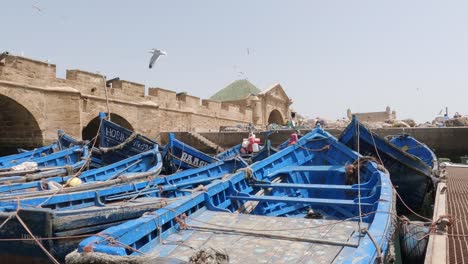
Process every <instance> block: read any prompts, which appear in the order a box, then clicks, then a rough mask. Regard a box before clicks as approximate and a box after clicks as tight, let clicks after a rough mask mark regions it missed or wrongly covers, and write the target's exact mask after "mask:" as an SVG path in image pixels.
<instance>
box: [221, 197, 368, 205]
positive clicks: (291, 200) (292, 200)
mask: <svg viewBox="0 0 468 264" xmlns="http://www.w3.org/2000/svg"><path fill="white" fill-rule="evenodd" d="M226 198H228V199H235V200H244V201H258V202H274V203H293V204H320V205H330V204H332V205H338V206H341V205H343V206H354V207H357V205H358V203H357V202H354V201H353V200H344V199H321V198H300V197H277V196H266V195H262V196H259V195H249V196H234V195H228V196H227V197H226ZM361 206H363V207H371V206H373V204H371V203H361Z"/></svg>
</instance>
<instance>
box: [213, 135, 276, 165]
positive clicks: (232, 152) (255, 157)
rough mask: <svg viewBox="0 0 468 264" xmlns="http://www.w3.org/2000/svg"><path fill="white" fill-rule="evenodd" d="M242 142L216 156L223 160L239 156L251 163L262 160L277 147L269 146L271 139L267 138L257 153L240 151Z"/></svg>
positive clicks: (274, 151)
mask: <svg viewBox="0 0 468 264" xmlns="http://www.w3.org/2000/svg"><path fill="white" fill-rule="evenodd" d="M241 148H242V144H238V145H235V146H234V147H232V148H230V149H227V150H225V151H223V152H221V153H219V154H218V155H216V158H218V159H221V160H224V159H231V158H233V157H241V158H243V159H244V160H245V161H246V162H247V163H248V164H252V163H254V162H257V161H260V160H263V159H265V158H267V157H269V156H271V155H273V154H275V153H276V152H278V149H276V148H274V147H272V146H271V141H270V140H267V141H266V143H265V145H264V146H261V147H260V150H259V151H258V152H257V153H252V154H249V153H243V152H242V151H241Z"/></svg>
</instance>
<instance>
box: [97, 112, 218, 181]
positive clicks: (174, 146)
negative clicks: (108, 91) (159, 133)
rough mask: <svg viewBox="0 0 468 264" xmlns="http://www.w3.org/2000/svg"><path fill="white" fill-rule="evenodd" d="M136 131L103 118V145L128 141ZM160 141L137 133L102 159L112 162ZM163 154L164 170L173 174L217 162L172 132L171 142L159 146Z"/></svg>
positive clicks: (150, 147) (142, 150) (115, 144)
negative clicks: (131, 138) (180, 170)
mask: <svg viewBox="0 0 468 264" xmlns="http://www.w3.org/2000/svg"><path fill="white" fill-rule="evenodd" d="M134 133H135V132H133V131H130V130H128V129H126V128H124V127H122V126H119V125H118V124H115V123H112V122H110V121H108V120H106V119H101V130H100V134H101V145H100V146H101V147H105V148H111V147H115V146H118V145H119V144H122V143H123V142H126V140H127V139H128V138H129V137H130V136H131V135H133V134H134ZM157 144H158V143H157V142H155V141H154V140H152V139H149V138H148V137H145V136H143V135H140V134H137V135H136V137H135V138H134V139H133V140H131V141H130V142H128V143H127V144H126V145H125V146H123V147H122V148H121V149H120V150H118V151H111V152H107V153H106V154H105V155H103V157H102V159H103V160H104V161H106V162H109V163H112V162H116V161H118V160H121V159H124V158H128V157H131V156H134V155H137V154H140V153H142V152H144V151H147V150H150V149H153V147H154V146H155V145H157ZM159 149H160V151H161V153H162V156H163V162H164V165H163V171H164V173H166V174H171V173H174V172H176V171H177V170H179V169H192V168H197V167H202V166H205V165H207V164H210V163H213V162H217V161H218V159H216V158H213V157H211V156H209V155H207V154H205V153H203V152H201V151H199V150H197V149H195V148H193V147H191V146H189V145H188V144H185V143H183V142H182V141H180V140H178V139H176V138H175V136H174V135H173V134H172V133H171V134H170V135H169V142H168V143H167V144H166V146H164V147H160V148H159Z"/></svg>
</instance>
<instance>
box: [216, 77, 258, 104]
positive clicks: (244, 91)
mask: <svg viewBox="0 0 468 264" xmlns="http://www.w3.org/2000/svg"><path fill="white" fill-rule="evenodd" d="M260 92H261V90H260V89H258V88H257V87H255V85H253V84H252V83H251V82H249V81H248V80H237V81H234V82H233V83H231V84H229V85H228V86H226V87H225V88H223V89H221V90H220V91H218V92H217V93H215V94H214V95H213V96H211V97H210V99H211V100H213V101H218V102H226V101H235V100H240V99H244V98H245V97H247V96H248V95H250V94H259V93H260Z"/></svg>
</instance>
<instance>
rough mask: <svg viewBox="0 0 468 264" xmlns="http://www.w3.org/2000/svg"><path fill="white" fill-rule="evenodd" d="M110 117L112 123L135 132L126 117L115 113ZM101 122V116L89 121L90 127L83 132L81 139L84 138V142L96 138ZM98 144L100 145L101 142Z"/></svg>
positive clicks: (86, 127) (87, 126)
mask: <svg viewBox="0 0 468 264" xmlns="http://www.w3.org/2000/svg"><path fill="white" fill-rule="evenodd" d="M110 117H111V121H112V122H114V123H116V124H118V125H121V126H123V127H125V128H127V129H130V130H132V131H134V130H135V129H134V128H133V126H132V124H130V122H129V121H128V120H127V119H125V118H124V117H122V116H120V115H118V114H114V113H111V115H110ZM99 122H100V120H99V116H96V117H95V118H93V119H92V120H91V121H89V123H88V125H86V126H85V127H84V128H83V130H82V132H81V137H82V138H83V140H90V139H92V138H94V137H95V136H96V134H97V132H98V128H99ZM97 142H98V143H99V140H98V141H97ZM98 143H97V144H98Z"/></svg>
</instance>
